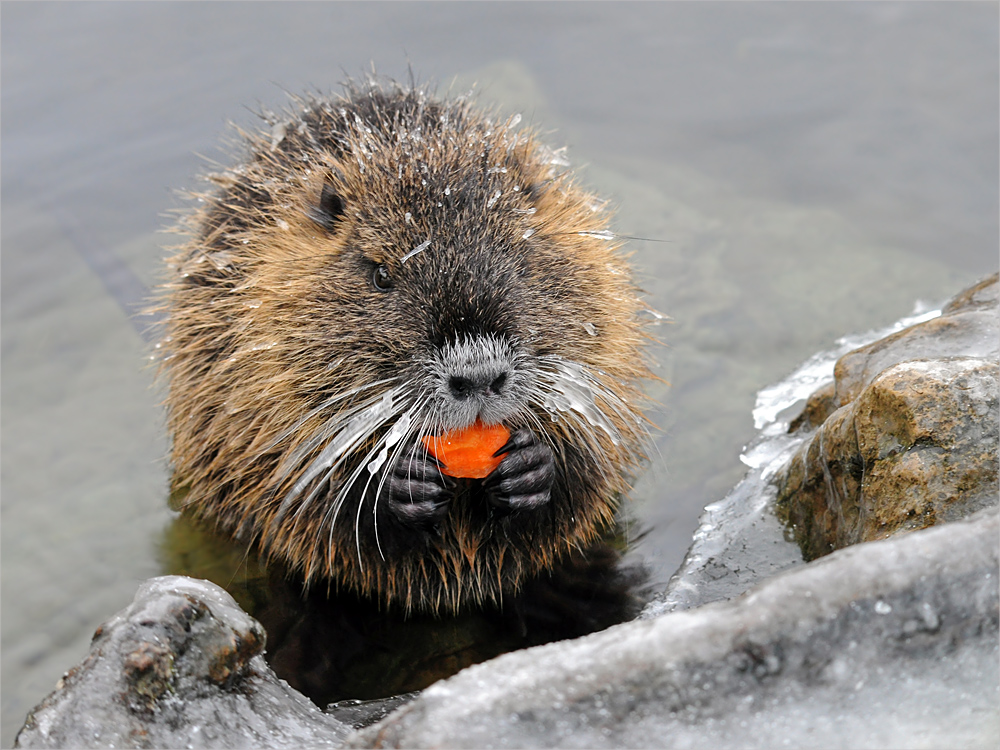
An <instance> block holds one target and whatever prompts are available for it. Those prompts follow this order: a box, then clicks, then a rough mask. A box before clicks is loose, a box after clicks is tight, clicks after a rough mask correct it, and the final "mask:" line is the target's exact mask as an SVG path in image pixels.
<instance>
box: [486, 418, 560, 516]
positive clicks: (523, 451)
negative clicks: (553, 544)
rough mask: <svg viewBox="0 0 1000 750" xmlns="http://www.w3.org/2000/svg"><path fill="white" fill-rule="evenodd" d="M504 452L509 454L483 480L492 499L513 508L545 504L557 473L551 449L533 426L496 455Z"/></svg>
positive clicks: (508, 442)
mask: <svg viewBox="0 0 1000 750" xmlns="http://www.w3.org/2000/svg"><path fill="white" fill-rule="evenodd" d="M502 453H506V454H507V455H506V456H504V458H503V460H501V461H500V465H499V466H497V468H496V469H494V471H493V473H492V474H490V475H489V476H488V477H486V479H485V480H484V482H483V484H484V486H485V487H486V490H487V494H488V496H489V498H490V502H491V503H492V504H493V505H495V506H496V507H499V508H507V509H510V510H529V509H532V508H538V507H540V506H542V505H545V504H546V503H547V502H548V501H549V500H550V498H551V494H552V482H553V481H554V480H555V477H556V462H555V456H554V454H553V453H552V449H551V448H550V447H549V446H548V445H547V444H546V443H543V442H540V441H539V440H538V438H537V437H535V434H534V433H533V432H531V431H530V430H518V431H517V432H515V433H513V434H512V435H511V436H510V439H509V440H508V441H507V443H506V444H505V445H504V446H503V447H502V448H501V449H500V450H498V451H497V452H496V453H495V454H494V455H500V454H502Z"/></svg>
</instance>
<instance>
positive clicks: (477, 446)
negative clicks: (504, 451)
mask: <svg viewBox="0 0 1000 750" xmlns="http://www.w3.org/2000/svg"><path fill="white" fill-rule="evenodd" d="M509 439H510V430H508V429H507V428H506V427H504V426H503V425H502V424H491V425H486V424H483V423H482V422H480V421H479V420H478V419H477V420H476V421H475V423H474V424H471V425H469V426H468V427H466V428H464V429H461V430H452V431H451V432H448V433H445V434H444V435H425V436H424V437H423V441H424V445H425V446H426V448H427V451H428V452H429V453H430V454H431V455H432V456H434V458H436V459H437V460H438V461H440V462H441V463H442V464H443V467H442V469H441V471H442V472H444V473H445V474H447V475H448V476H450V477H467V478H469V479H483V478H484V477H488V476H489V475H490V474H491V473H492V472H493V470H494V469H495V468H496V467H497V466H499V465H500V460H501V459H502V458H503V456H497V457H494V456H493V454H494V453H496V452H497V451H498V450H500V448H502V447H503V445H504V443H506V442H507V441H508V440H509Z"/></svg>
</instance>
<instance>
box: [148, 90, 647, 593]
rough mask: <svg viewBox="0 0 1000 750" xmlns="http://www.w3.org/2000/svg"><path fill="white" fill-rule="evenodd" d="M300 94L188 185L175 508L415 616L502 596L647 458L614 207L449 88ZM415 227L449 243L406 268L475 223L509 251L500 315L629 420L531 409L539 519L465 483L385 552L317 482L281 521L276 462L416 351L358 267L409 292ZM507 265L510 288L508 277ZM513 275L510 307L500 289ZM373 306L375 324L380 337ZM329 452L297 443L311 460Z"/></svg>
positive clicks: (563, 552)
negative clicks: (483, 509) (552, 481)
mask: <svg viewBox="0 0 1000 750" xmlns="http://www.w3.org/2000/svg"><path fill="white" fill-rule="evenodd" d="M297 107H298V111H296V112H295V113H293V115H292V116H291V117H290V118H288V119H285V120H282V119H280V118H271V120H270V121H269V125H270V126H271V129H270V131H266V132H263V133H260V134H257V135H249V136H246V147H247V151H248V155H247V158H246V160H245V161H244V162H243V163H242V164H240V165H239V166H236V167H234V168H231V169H228V170H226V171H224V172H222V173H221V174H219V175H215V176H213V177H212V178H211V179H212V181H213V182H214V183H215V184H216V186H217V189H216V191H215V192H212V193H209V194H204V195H200V196H198V198H199V200H200V205H199V206H198V207H197V209H196V210H194V211H193V212H192V213H191V214H190V215H188V216H187V217H186V219H185V221H184V224H183V229H184V231H186V232H187V233H189V234H190V235H192V239H191V240H190V241H189V242H188V243H187V244H185V245H184V246H183V247H181V248H180V249H179V252H177V253H176V255H174V256H173V257H172V258H170V259H169V261H168V264H169V269H170V278H169V279H168V281H167V283H166V284H165V286H164V298H163V299H164V304H163V307H164V308H165V309H166V311H167V322H166V324H165V335H164V338H163V341H162V343H161V356H162V361H163V371H164V372H165V375H166V380H167V385H168V388H169V394H168V397H167V408H168V423H169V429H170V432H171V434H172V437H173V447H172V465H173V480H172V485H173V489H174V492H175V495H176V496H177V497H179V498H181V499H180V500H179V502H178V505H179V506H180V507H181V508H182V509H183V511H184V512H186V513H189V514H192V515H193V516H195V517H196V518H198V519H201V520H202V521H205V522H208V523H209V524H212V525H214V526H215V527H216V528H218V529H221V530H223V531H224V532H226V533H227V534H230V535H234V536H236V537H237V538H239V539H243V540H246V541H247V542H248V543H254V544H257V545H258V546H259V548H260V549H261V551H262V552H263V553H264V554H265V555H266V556H269V557H272V558H275V559H278V560H280V561H282V562H283V563H284V564H286V565H288V566H289V567H290V568H291V569H293V570H295V571H298V572H300V573H301V575H302V576H304V578H305V580H306V581H308V582H312V583H316V582H326V583H328V584H330V585H332V586H333V587H334V588H338V587H346V588H349V589H351V590H354V591H355V592H357V593H360V594H362V595H365V596H370V597H373V598H375V599H378V600H380V601H382V602H385V603H388V604H398V605H401V606H403V607H404V608H405V609H407V610H409V609H411V608H416V609H419V610H423V611H433V612H445V611H457V610H459V609H461V608H462V607H464V606H466V605H476V604H483V603H489V602H494V603H498V602H500V601H501V599H502V598H503V597H504V596H509V595H511V594H512V593H515V592H516V591H518V589H519V588H520V587H521V585H522V584H523V583H524V582H525V581H526V580H527V579H529V578H531V577H532V576H536V575H538V574H540V573H542V572H544V571H546V570H549V569H551V568H552V567H553V566H555V565H557V564H558V563H559V561H560V560H561V559H563V558H565V557H566V556H567V555H569V554H570V553H571V552H573V551H574V550H575V551H577V552H579V551H585V550H586V548H587V547H588V545H590V544H592V543H593V542H594V541H595V540H597V539H598V538H599V537H600V536H601V535H602V534H604V533H605V532H606V531H607V529H608V528H609V527H610V526H611V525H613V523H614V519H615V515H616V510H617V505H618V502H619V498H620V497H621V495H622V494H623V493H625V492H626V491H627V490H628V489H629V487H628V482H629V479H628V477H629V475H630V474H631V473H632V470H633V469H634V468H635V467H636V465H637V464H638V463H639V462H640V461H641V460H642V458H643V456H642V452H643V451H642V444H643V439H644V436H643V428H642V426H641V416H640V414H639V411H638V407H639V404H640V403H641V395H640V392H639V390H638V386H637V384H638V383H639V381H640V380H641V379H642V378H644V377H646V376H647V375H648V372H647V370H646V367H645V365H644V363H643V359H642V355H641V347H642V344H643V341H644V338H645V337H644V334H643V330H642V326H641V324H640V323H639V322H638V318H639V312H640V310H641V309H642V308H643V307H644V306H643V304H642V303H641V302H640V301H639V297H638V293H637V290H636V289H635V288H634V286H633V284H632V281H631V277H630V274H629V270H628V267H627V265H626V264H625V262H624V260H623V259H622V257H621V255H620V253H619V248H618V247H617V242H616V241H614V240H613V239H609V238H608V236H607V235H606V234H605V235H603V236H602V235H601V234H600V233H607V225H608V218H609V214H608V212H607V210H606V208H605V204H604V203H603V202H601V201H598V200H597V199H596V198H595V197H594V196H592V195H590V194H589V193H587V192H585V191H584V190H582V189H581V188H579V187H578V186H577V185H576V184H574V182H573V180H572V176H571V175H570V173H568V172H566V171H563V170H560V169H559V164H558V162H559V161H560V160H559V158H558V156H557V154H555V153H554V152H552V151H550V150H548V149H547V148H545V147H544V146H542V145H541V144H540V143H539V142H538V140H537V138H536V136H535V134H533V133H532V132H530V131H528V130H526V129H523V128H520V129H519V128H517V127H516V123H514V122H513V121H512V120H498V119H496V116H495V115H494V114H491V113H482V112H480V111H477V110H476V109H474V108H473V107H472V106H471V105H470V104H469V103H468V102H466V101H465V100H462V99H457V100H451V101H439V100H436V99H433V98H431V97H430V96H427V95H425V94H424V93H423V92H422V91H419V90H417V89H416V88H404V87H400V86H396V85H395V84H387V83H377V84H369V85H367V86H351V87H349V88H348V90H347V93H346V95H345V96H344V97H343V98H341V99H329V100H327V99H322V98H308V99H306V100H303V101H299V102H298V103H297ZM503 170H505V171H503ZM324 185H332V186H333V188H334V189H335V190H336V192H337V194H338V196H340V197H341V199H342V201H343V206H344V212H343V215H342V216H339V217H337V220H336V222H331V226H328V227H325V226H323V225H322V223H321V222H320V223H318V222H317V220H316V207H317V205H318V204H319V203H320V201H321V195H322V191H323V187H324ZM515 186H516V187H517V188H519V189H517V190H515ZM447 187H450V188H451V200H450V201H449V200H448V197H447V196H445V194H444V192H443V189H444V188H447ZM496 191H500V193H501V195H500V197H499V198H497V199H496V202H495V203H494V205H493V206H492V207H491V208H489V209H487V207H486V205H485V204H486V203H488V202H489V199H490V198H492V196H493V195H494V194H495V193H496ZM439 202H440V203H444V205H443V206H440V207H439V206H438V205H437V204H438V203H439ZM531 209H534V211H533V212H532V211H531ZM408 212H409V213H410V214H411V215H412V216H411V220H410V221H409V222H408V221H407V220H406V219H405V214H406V213H408ZM532 230H533V233H532ZM526 235H528V236H526ZM428 236H430V237H432V238H434V239H435V240H436V241H437V240H439V239H440V243H438V244H437V247H436V248H435V249H433V252H435V253H438V255H437V256H434V257H438V256H440V257H439V260H437V261H434V258H432V257H430V255H431V252H432V250H428V251H426V254H427V255H428V258H427V259H426V260H423V259H421V256H419V255H418V256H416V257H414V258H413V259H412V260H410V261H408V263H409V264H410V266H412V267H413V268H414V269H416V268H419V267H420V266H418V265H417V264H416V263H415V262H414V261H419V262H420V263H424V262H426V263H431V262H432V261H433V262H440V263H441V264H443V265H442V266H441V267H442V268H446V267H447V268H451V267H455V268H458V269H461V266H462V264H463V262H464V260H463V254H462V253H463V247H467V246H469V242H470V240H469V239H468V238H470V237H471V238H473V240H474V239H475V238H477V237H480V238H488V240H489V242H492V243H500V244H503V245H504V246H505V247H508V248H512V250H511V251H510V253H508V255H509V256H510V258H511V260H509V261H508V260H506V258H507V255H505V256H503V257H502V258H500V257H498V258H497V259H496V260H495V263H496V266H497V268H496V274H497V278H498V279H501V281H500V282H498V284H497V285H496V286H495V287H494V288H492V293H493V294H495V295H496V299H495V300H493V301H494V302H496V304H497V305H498V306H502V305H507V307H505V308H504V309H513V310H515V311H516V314H514V315H510V314H508V316H507V317H508V318H510V320H507V324H509V326H511V327H512V329H513V330H516V331H517V332H519V335H520V337H521V341H523V343H524V347H525V349H526V350H527V351H528V353H529V354H530V355H544V356H558V357H562V358H565V359H567V360H571V361H573V362H578V363H581V364H583V365H585V366H586V367H587V368H588V371H589V372H591V373H592V374H593V375H594V377H595V378H597V379H598V380H599V381H600V382H601V384H602V385H603V386H604V387H606V388H607V389H608V390H609V391H610V392H612V393H614V394H615V395H616V396H617V397H619V398H621V399H622V400H623V401H624V402H626V403H627V405H628V410H629V411H628V413H627V414H626V415H624V416H623V415H622V414H621V413H619V412H616V411H614V410H612V409H611V408H610V407H609V406H607V405H606V404H605V403H604V402H603V401H599V402H598V403H599V405H601V406H602V407H603V409H604V411H605V414H606V416H607V417H608V419H609V420H611V421H612V422H613V423H614V424H615V427H616V428H617V430H618V432H619V436H620V438H621V439H620V440H619V441H618V444H615V443H614V442H613V441H612V440H611V439H610V438H609V437H608V435H607V434H605V432H603V431H602V430H599V429H597V428H594V427H589V428H588V425H587V424H586V422H584V421H582V420H580V419H577V420H576V421H573V420H568V419H560V420H557V421H554V420H553V419H552V417H551V416H550V414H549V413H548V412H547V411H546V410H544V409H542V408H541V406H539V405H538V404H532V405H531V407H530V408H531V411H532V412H533V413H534V414H535V417H534V418H532V419H530V420H528V421H527V424H528V425H529V426H531V427H534V428H535V429H542V430H544V434H543V436H542V437H543V439H544V440H545V441H547V442H548V443H549V444H550V445H551V446H552V448H553V450H554V452H555V459H556V464H557V467H558V475H557V480H556V483H557V486H556V487H554V489H553V493H552V500H551V502H550V503H549V504H548V506H547V507H546V508H544V509H540V510H538V511H526V513H528V514H529V515H531V513H536V514H539V515H538V516H537V517H533V518H523V517H521V516H520V515H519V514H514V515H512V516H510V517H505V518H497V519H493V520H489V519H487V520H484V518H485V517H484V516H483V515H482V513H480V512H479V511H477V510H476V509H475V508H474V507H472V506H471V505H470V503H468V502H463V501H462V500H463V497H467V496H463V495H461V494H460V496H459V497H457V498H456V499H455V500H454V501H453V502H452V503H451V505H450V509H449V512H448V516H447V518H446V519H445V521H444V523H442V525H441V527H440V529H439V531H438V533H437V535H435V536H432V537H430V540H429V541H428V542H427V543H426V544H424V545H423V546H421V545H416V546H415V547H414V548H413V549H400V550H395V551H392V552H391V554H388V555H386V556H385V558H386V559H384V560H383V559H382V556H383V555H382V554H381V553H380V552H379V550H378V549H377V547H376V545H375V542H374V540H373V539H372V538H371V535H370V532H369V531H367V530H366V528H361V529H360V531H358V530H356V521H355V518H356V509H355V508H354V507H350V508H345V509H344V511H343V512H342V513H341V514H340V515H339V517H338V519H337V522H336V523H333V524H332V527H331V522H330V517H329V513H328V511H329V507H328V501H329V497H330V495H329V491H326V493H324V491H322V490H321V492H320V495H319V497H318V500H317V501H316V502H312V503H311V504H306V505H303V504H302V502H301V498H299V499H297V500H296V503H297V504H296V506H295V508H293V511H300V512H297V513H296V512H292V513H288V514H287V515H283V516H282V517H281V520H280V522H277V519H278V514H279V509H280V508H281V506H282V503H283V500H284V499H285V498H287V497H288V495H289V492H290V488H291V487H292V486H293V485H294V483H295V481H296V479H297V478H298V477H299V476H301V471H300V470H296V471H293V472H292V473H289V472H288V470H287V461H288V460H289V456H291V455H292V454H293V453H294V451H295V450H296V448H299V447H301V446H302V445H303V444H304V443H305V441H306V440H307V439H308V437H309V436H310V435H312V434H313V433H314V431H315V430H316V429H318V428H319V427H320V425H321V424H323V423H325V422H327V421H328V420H330V419H331V418H334V417H335V414H336V411H337V409H339V408H343V407H344V406H345V404H344V403H339V404H336V405H333V406H330V407H329V408H327V409H325V410H321V411H320V412H319V413H316V414H314V415H313V416H311V417H310V416H308V415H309V414H310V412H311V411H313V410H315V409H317V407H318V406H320V405H321V404H323V403H324V401H327V400H329V399H330V398H331V397H334V396H336V395H337V394H339V393H346V392H347V391H349V390H350V389H353V388H356V387H359V386H363V385H365V384H370V383H372V382H375V381H377V380H380V379H383V378H385V377H390V376H392V375H394V374H396V375H398V374H399V373H404V374H405V373H406V372H408V371H409V370H408V368H410V367H412V363H413V361H414V359H415V358H416V357H417V350H416V349H415V348H414V347H415V344H413V342H412V341H410V339H411V338H413V336H412V335H411V334H410V333H409V331H410V326H411V323H410V318H411V317H413V316H411V315H409V314H408V313H407V311H406V310H405V309H404V310H398V309H389V308H388V307H387V306H386V299H387V298H386V297H385V296H380V293H379V292H378V291H376V290H374V289H373V288H372V285H371V280H370V276H369V275H367V274H366V272H365V269H366V268H368V267H369V266H366V265H365V262H370V263H374V264H386V265H387V266H388V267H389V268H390V269H392V270H393V273H394V274H397V273H398V274H400V282H399V283H400V285H402V284H403V283H404V282H405V280H406V278H407V277H406V273H410V271H409V270H408V268H409V266H404V265H401V262H400V261H401V258H402V257H403V256H404V255H405V254H406V253H408V252H410V251H411V250H412V249H413V248H414V247H416V246H417V245H419V244H420V243H421V242H422V241H423V240H424V238H426V237H428ZM449 238H451V239H449ZM355 256H357V257H355ZM491 262H493V261H491ZM508 262H509V263H511V264H513V265H511V267H510V268H508V267H506V266H505V265H504V264H505V263H508ZM487 270H489V271H490V272H492V271H493V267H492V266H490V267H489V268H488V269H487ZM413 272H414V273H415V272H416V271H413ZM455 273H456V274H460V271H456V272H455ZM514 273H516V274H517V275H516V278H517V280H518V281H517V286H516V290H515V289H513V288H508V285H507V284H506V283H505V282H503V281H502V280H503V279H511V278H515V276H512V275H511V274H514ZM505 274H506V275H505ZM479 275H481V274H479ZM455 278H456V279H457V280H458V281H456V283H459V282H462V283H469V284H471V283H472V281H471V280H469V279H466V278H465V277H464V276H458V275H456V277H455ZM463 279H465V281H464V282H463V281H462V280H463ZM441 283H445V282H444V281H442V282H441ZM470 288H471V287H470ZM515 291H516V294H517V295H518V301H517V303H516V305H515V304H514V303H509V304H508V302H507V301H506V299H505V295H509V294H514V293H515ZM433 293H434V291H433V287H432V288H431V289H430V290H429V291H424V292H423V294H425V295H427V294H433ZM416 294H417V293H416V292H414V295H416ZM400 299H401V298H400ZM413 299H414V300H416V301H415V302H414V303H413V304H414V305H416V306H417V307H419V299H418V297H416V296H415V297H414V298H413ZM487 303H490V300H487V301H486V302H484V303H483V304H487ZM414 309H416V307H415V308H414ZM414 315H415V313H414ZM373 318H376V319H378V325H379V328H378V329H377V330H380V331H385V332H386V333H385V334H384V335H380V334H373V330H376V329H373V328H372V326H373V325H374V324H373V322H372V319H373ZM505 320H506V319H505ZM584 323H590V324H592V326H594V327H595V328H594V329H591V330H595V329H596V331H597V333H598V335H592V333H591V331H588V328H587V327H586V326H585V325H584ZM373 339H375V340H373ZM625 417H627V418H625ZM384 431H385V429H382V431H381V432H382V433H384ZM376 437H377V436H376V435H373V436H372V440H374V439H376ZM371 442H372V441H371V440H370V441H369V443H368V444H369V445H370V444H371ZM321 449H322V445H320V446H317V447H315V448H313V449H312V450H311V451H307V454H308V455H307V456H306V457H305V458H304V459H303V460H302V462H301V463H302V465H307V464H308V461H309V460H310V459H311V458H312V457H314V456H315V455H316V454H317V453H318V452H319V451H320V450H321ZM364 452H365V450H364V449H363V450H361V451H358V453H359V454H361V455H363V454H364ZM359 460H362V459H361V458H360V457H355V458H354V459H353V460H352V461H351V462H348V465H347V466H345V467H344V469H343V470H342V471H341V472H340V473H339V474H338V475H337V476H335V477H334V478H333V480H332V481H331V482H330V485H331V486H334V485H335V484H336V480H337V479H342V478H343V477H346V476H347V474H348V472H349V471H350V470H351V469H352V468H353V467H354V465H356V464H357V461H359ZM320 481H321V480H320V479H317V480H314V482H313V483H312V484H311V485H310V487H309V488H307V489H306V491H305V492H303V493H302V494H303V496H305V495H306V494H308V493H309V492H310V491H312V489H314V487H315V485H316V484H317V483H319V482H320ZM357 515H358V517H359V518H360V517H361V514H360V513H358V514H357ZM356 535H358V536H356ZM359 549H360V552H359Z"/></svg>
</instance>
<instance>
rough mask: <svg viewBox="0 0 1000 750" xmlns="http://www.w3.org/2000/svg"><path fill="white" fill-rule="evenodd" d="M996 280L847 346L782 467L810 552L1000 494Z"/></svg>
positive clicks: (919, 523) (785, 508)
mask: <svg viewBox="0 0 1000 750" xmlns="http://www.w3.org/2000/svg"><path fill="white" fill-rule="evenodd" d="M997 288H998V283H997V277H996V276H993V277H991V278H989V279H987V280H985V281H983V282H981V283H980V284H978V285H976V286H975V287H972V288H971V289H969V290H966V291H965V292H963V293H962V294H961V295H959V296H958V297H957V298H956V299H955V300H953V301H952V302H951V303H950V304H949V305H948V306H947V307H945V308H944V310H943V311H942V315H941V316H940V317H937V318H934V319H932V320H928V321H926V322H924V323H920V324H918V325H914V326H911V327H909V328H907V329H905V330H902V331H900V332H898V333H895V334H893V335H891V336H888V337H886V338H884V339H881V340H879V341H876V342H874V343H871V344H869V345H867V346H864V347H861V348H860V349H857V350H855V351H853V352H850V353H848V354H846V355H844V356H843V357H841V359H840V360H839V361H838V362H837V365H836V368H835V370H834V375H835V381H834V383H832V384H830V385H829V386H827V387H825V388H823V389H820V391H818V392H817V393H815V394H814V395H813V396H812V397H811V398H810V399H809V401H808V402H807V405H806V408H805V410H804V412H803V414H802V416H801V417H800V418H799V419H797V420H796V421H795V422H793V423H792V429H793V431H795V430H797V431H800V432H806V433H809V431H810V430H813V432H811V433H810V434H808V439H807V440H806V441H805V442H804V443H803V444H802V445H801V447H799V448H798V450H797V451H796V453H795V455H794V456H793V457H792V459H791V461H790V462H789V463H788V465H787V466H786V467H785V468H784V469H782V471H780V472H779V474H778V476H777V478H776V482H777V485H778V488H779V489H778V494H777V501H776V507H777V511H778V514H779V516H781V517H782V518H783V519H784V520H785V521H786V522H787V523H788V524H789V525H790V527H791V528H792V529H793V530H794V534H795V538H796V540H797V542H798V543H799V545H800V546H801V548H802V552H803V555H804V556H805V558H806V559H809V560H811V559H815V558H817V557H819V556H821V555H824V554H827V553H828V552H830V551H832V550H835V549H840V548H842V547H846V546H848V545H851V544H856V543H858V542H864V541H872V540H876V539H882V538H885V537H887V536H889V535H891V534H895V533H899V532H905V531H910V530H913V529H920V528H926V527H928V526H931V525H933V524H935V523H940V522H945V521H950V520H955V519H957V518H962V517H965V516H967V515H969V514H970V513H973V512H975V511H977V510H979V509H981V508H983V507H986V506H991V505H996V504H997V502H998V492H1000V485H998V468H1000V467H998V460H997V445H998V440H1000V430H998V404H1000V402H998V380H1000V365H998V358H1000V355H998V346H1000V320H998V317H997ZM816 425H818V426H816ZM814 426H815V427H814Z"/></svg>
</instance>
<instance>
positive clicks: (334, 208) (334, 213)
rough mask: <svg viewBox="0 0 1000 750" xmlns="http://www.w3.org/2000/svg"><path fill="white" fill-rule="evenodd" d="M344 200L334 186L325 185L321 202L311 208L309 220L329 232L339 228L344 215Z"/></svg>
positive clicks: (320, 196) (320, 198)
mask: <svg viewBox="0 0 1000 750" xmlns="http://www.w3.org/2000/svg"><path fill="white" fill-rule="evenodd" d="M344 210H345V206H344V199H343V198H341V197H340V194H339V193H337V191H336V190H335V189H334V187H333V185H330V184H326V185H323V190H322V192H321V193H320V195H319V202H318V203H317V205H315V206H311V207H310V208H309V218H310V219H312V220H313V221H315V222H316V223H317V224H319V225H320V226H321V227H323V228H324V229H326V230H328V231H333V230H334V229H336V227H337V222H338V221H340V219H341V218H342V217H343V215H344Z"/></svg>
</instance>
